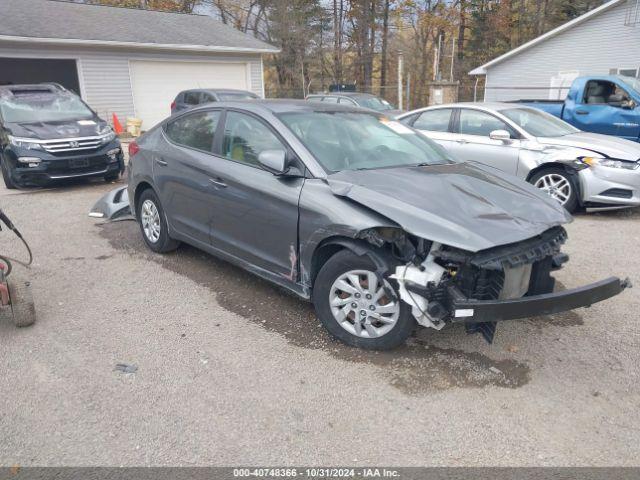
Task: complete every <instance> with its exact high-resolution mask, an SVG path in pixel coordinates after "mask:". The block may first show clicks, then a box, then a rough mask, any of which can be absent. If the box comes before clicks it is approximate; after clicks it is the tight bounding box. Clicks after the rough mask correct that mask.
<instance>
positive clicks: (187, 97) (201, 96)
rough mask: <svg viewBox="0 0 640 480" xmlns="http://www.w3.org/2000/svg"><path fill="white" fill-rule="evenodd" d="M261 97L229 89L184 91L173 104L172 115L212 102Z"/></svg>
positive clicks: (244, 91)
mask: <svg viewBox="0 0 640 480" xmlns="http://www.w3.org/2000/svg"><path fill="white" fill-rule="evenodd" d="M259 98H260V97H259V96H258V95H256V94H255V93H253V92H248V91H246V90H231V89H228V88H198V89H195V90H183V91H182V92H180V93H179V94H178V95H176V98H175V100H174V101H173V102H172V103H171V113H172V114H174V113H175V112H180V111H182V110H186V109H187V108H191V107H194V106H196V105H200V104H202V103H211V102H228V101H237V100H256V99H259Z"/></svg>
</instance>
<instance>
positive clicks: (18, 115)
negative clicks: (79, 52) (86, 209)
mask: <svg viewBox="0 0 640 480" xmlns="http://www.w3.org/2000/svg"><path fill="white" fill-rule="evenodd" d="M0 166H1V168H2V177H3V179H4V183H5V185H6V187H7V188H16V187H22V186H27V185H45V184H48V183H51V182H53V181H56V180H62V179H69V178H77V177H103V178H104V179H105V180H106V181H112V180H115V179H116V178H118V176H119V175H120V174H121V173H122V172H123V171H124V156H123V154H122V149H121V148H120V141H119V140H118V138H117V137H116V134H115V133H114V132H113V130H112V129H111V127H110V126H109V125H108V124H107V122H105V121H104V120H102V119H101V118H100V117H99V116H98V115H97V114H96V112H94V111H93V110H92V109H91V108H89V106H88V105H87V104H86V103H84V102H83V101H82V100H81V99H80V97H78V96H77V95H75V94H74V93H72V92H70V91H68V90H66V89H64V88H63V87H61V86H60V85H56V84H40V85H10V86H0Z"/></svg>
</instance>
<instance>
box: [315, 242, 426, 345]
mask: <svg viewBox="0 0 640 480" xmlns="http://www.w3.org/2000/svg"><path fill="white" fill-rule="evenodd" d="M375 271H376V267H375V265H374V264H373V262H372V261H371V260H370V259H369V258H368V257H366V256H358V255H356V254H354V253H352V252H351V251H349V250H342V251H340V252H338V253H336V254H335V255H334V256H333V257H331V258H330V259H329V260H328V261H327V262H326V263H325V264H324V265H323V267H322V269H321V270H320V272H319V273H318V276H317V278H316V281H315V284H314V288H313V304H314V307H315V310H316V314H317V315H318V318H319V319H320V321H321V322H322V324H323V325H324V327H325V328H326V329H327V330H328V331H329V333H331V334H332V335H333V336H334V337H336V338H338V339H339V340H341V341H342V342H344V343H346V344H347V345H351V346H354V347H359V348H364V349H369V350H389V349H392V348H395V347H398V346H400V345H402V344H403V343H404V342H405V340H406V339H407V338H408V337H409V335H411V332H412V331H413V329H414V328H415V320H414V319H413V317H412V316H411V312H410V310H409V307H408V306H407V305H406V304H405V303H404V302H402V301H401V300H400V296H399V294H398V293H397V289H396V288H395V287H394V286H393V285H392V284H391V283H390V282H389V281H387V280H386V279H385V281H384V284H385V285H386V286H387V288H391V289H392V290H393V292H394V293H395V295H396V299H395V300H394V299H392V298H389V296H388V295H387V293H386V291H385V289H384V287H383V285H382V284H380V282H379V281H378V279H377V277H376V274H375Z"/></svg>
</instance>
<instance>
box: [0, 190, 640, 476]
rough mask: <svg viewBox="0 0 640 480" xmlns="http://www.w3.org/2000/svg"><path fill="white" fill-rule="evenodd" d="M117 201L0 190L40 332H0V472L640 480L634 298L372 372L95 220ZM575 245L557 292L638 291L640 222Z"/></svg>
mask: <svg viewBox="0 0 640 480" xmlns="http://www.w3.org/2000/svg"><path fill="white" fill-rule="evenodd" d="M114 186H115V185H105V184H104V183H101V182H95V183H80V184H76V185H69V186H65V187H63V188H58V189H50V190H42V191H23V192H17V193H14V192H9V191H7V190H4V189H2V190H0V206H1V208H3V209H4V210H5V211H6V213H7V214H8V215H9V216H10V217H11V218H12V219H13V220H14V221H15V223H16V224H17V225H18V226H19V228H20V229H21V230H22V232H23V233H24V235H25V237H26V238H27V239H28V240H29V241H30V243H31V245H32V247H33V250H34V255H35V259H36V260H35V265H34V266H33V268H32V271H31V275H32V279H33V285H34V293H35V296H36V303H37V309H38V315H39V318H38V321H37V323H36V324H35V325H34V326H33V327H30V328H26V329H16V328H14V327H13V326H12V325H11V324H8V323H6V322H4V323H2V324H0V392H2V394H1V395H0V432H2V435H1V436H2V441H0V465H5V466H6V465H14V464H20V465H24V466H27V465H57V466H60V465H76V466H77V465H87V466H88V465H238V464H242V465H282V464H292V465H327V464H332V465H354V466H357V465H370V464H378V465H395V466H410V465H411V466H414V465H451V466H461V465H513V466H516V465H530V466H531V465H564V466H566V465H595V466H604V465H640V462H639V461H638V459H639V458H640V442H639V440H640V416H639V415H638V411H640V409H639V407H640V387H639V385H638V377H639V368H638V356H639V355H638V352H639V349H638V346H639V344H640V334H639V331H640V330H639V328H638V322H639V320H640V296H639V295H638V293H637V289H636V290H629V291H626V292H624V293H623V294H622V295H620V296H619V297H617V298H615V299H613V300H610V301H608V302H605V303H601V304H598V305H595V306H593V307H592V308H590V309H582V310H578V311H576V312H572V313H568V314H563V315H558V316H554V317H549V318H540V319H535V320H525V321H513V322H505V323H503V324H501V325H500V326H499V327H498V334H497V337H496V341H495V343H494V344H493V345H487V344H486V343H485V342H484V340H483V339H482V338H481V337H480V336H477V335H473V336H470V335H466V334H465V332H464V329H463V328H462V327H456V328H448V329H445V330H444V331H442V332H439V333H438V332H434V331H427V330H421V331H419V332H418V333H417V335H416V337H415V338H413V339H411V342H410V344H409V345H408V346H407V347H405V348H402V349H400V350H396V351H393V352H390V353H384V354H380V353H368V352H363V351H358V350H354V349H350V348H348V347H344V346H342V345H341V344H338V343H336V342H334V341H332V340H331V339H329V338H328V337H327V335H326V334H325V333H324V330H322V328H321V327H320V325H319V324H318V322H317V320H316V319H315V317H314V315H313V312H312V310H311V308H310V307H309V305H307V304H305V303H304V302H302V301H300V300H298V299H296V298H294V297H292V296H290V295H288V294H286V293H283V292H282V291H280V290H278V289H277V288H275V287H273V286H271V285H269V284H267V283H266V282H263V281H261V280H259V279H257V278H255V277H253V276H251V275H249V274H247V273H245V272H243V271H241V270H239V269H238V268H236V267H233V266H231V265H229V264H227V263H224V262H222V261H219V260H216V259H215V258H212V257H210V256H208V255H206V254H204V253H201V252H199V251H197V250H195V249H193V248H189V247H183V248H181V249H180V250H179V251H178V252H177V253H175V254H171V255H167V256H159V255H155V254H152V253H150V252H149V251H147V250H146V249H145V247H144V245H143V242H142V239H141V237H140V233H139V231H138V228H137V225H136V224H135V223H133V222H131V221H123V222H115V223H109V224H103V223H102V222H101V221H96V220H95V219H91V218H89V217H87V212H88V211H89V208H90V207H91V206H92V204H93V203H94V201H95V200H97V199H98V198H99V197H100V196H101V195H102V194H103V193H104V192H107V191H108V190H109V189H111V188H113V187H114ZM568 230H569V235H570V240H569V243H568V245H567V248H566V249H565V251H567V252H568V253H569V254H570V255H571V256H572V260H571V262H570V263H569V265H568V266H567V267H566V268H565V269H564V270H563V271H561V272H558V274H557V275H556V276H557V278H558V279H559V281H560V282H561V284H562V285H564V286H565V287H567V288H570V287H574V286H578V285H580V284H583V283H586V282H590V281H595V280H598V279H600V278H603V277H606V276H608V275H611V274H613V275H622V276H625V275H628V276H630V277H631V278H632V279H634V280H635V281H636V283H637V284H639V285H640V255H639V254H638V253H637V249H638V245H639V244H640V211H639V210H635V211H621V212H617V213H606V214H596V215H580V216H578V217H577V218H576V221H575V222H574V223H573V224H571V225H570V226H569V227H568ZM0 246H1V247H2V248H1V249H0V251H2V252H6V253H8V254H14V255H20V254H21V250H20V244H19V243H18V242H17V241H16V239H15V237H13V236H12V234H10V233H8V232H6V231H4V232H2V234H0ZM118 363H126V364H135V365H137V367H138V369H137V371H136V372H135V373H122V372H120V371H117V370H115V365H116V364H118Z"/></svg>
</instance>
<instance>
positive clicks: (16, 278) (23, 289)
mask: <svg viewBox="0 0 640 480" xmlns="http://www.w3.org/2000/svg"><path fill="white" fill-rule="evenodd" d="M8 283H9V298H10V299H11V314H12V317H13V324H14V325H15V326H16V327H29V326H31V325H33V324H34V323H35V321H36V307H35V304H34V302H33V294H32V293H31V283H30V282H28V281H27V280H26V278H24V277H23V276H22V275H19V274H17V273H15V272H13V273H12V274H11V275H10V276H9V278H8Z"/></svg>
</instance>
